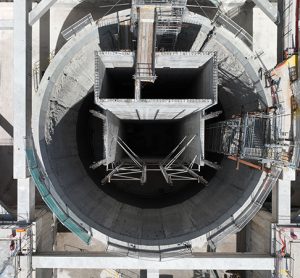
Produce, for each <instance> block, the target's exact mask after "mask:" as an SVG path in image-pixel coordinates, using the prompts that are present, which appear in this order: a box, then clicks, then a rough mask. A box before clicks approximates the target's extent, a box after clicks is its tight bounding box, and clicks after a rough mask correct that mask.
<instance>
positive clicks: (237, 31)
mask: <svg viewBox="0 0 300 278" xmlns="http://www.w3.org/2000/svg"><path fill="white" fill-rule="evenodd" d="M212 22H213V23H217V24H219V25H221V26H223V27H224V28H226V29H227V30H228V31H230V32H231V33H233V34H234V35H235V37H238V38H239V39H241V40H242V41H243V42H244V43H245V44H246V45H247V46H248V47H249V48H250V49H251V50H253V37H252V36H251V35H250V34H249V33H248V32H247V31H246V30H245V29H243V28H242V27H240V26H239V25H238V24H237V23H235V22H234V21H233V20H232V19H231V18H230V17H228V16H227V15H225V14H224V13H223V12H222V11H221V10H220V9H219V10H218V11H217V13H216V14H215V16H214V18H213V20H212Z"/></svg>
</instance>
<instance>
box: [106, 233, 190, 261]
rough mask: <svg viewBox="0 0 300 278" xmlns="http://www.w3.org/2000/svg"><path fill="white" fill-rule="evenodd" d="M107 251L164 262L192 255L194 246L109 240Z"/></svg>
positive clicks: (183, 243)
mask: <svg viewBox="0 0 300 278" xmlns="http://www.w3.org/2000/svg"><path fill="white" fill-rule="evenodd" d="M106 251H107V252H109V253H116V254H122V255H123V256H128V257H132V258H142V259H143V260H153V261H164V260H168V259H169V258H176V257H177V258H180V257H185V256H189V255H191V254H192V245H191V244H190V242H188V241H186V242H182V243H178V244H173V245H156V246H145V245H138V244H133V243H128V242H122V241H119V240H116V239H113V238H108V241H107V250H106Z"/></svg>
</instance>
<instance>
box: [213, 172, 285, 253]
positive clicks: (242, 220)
mask: <svg viewBox="0 0 300 278" xmlns="http://www.w3.org/2000/svg"><path fill="white" fill-rule="evenodd" d="M281 171H282V169H281V168H277V167H274V168H272V171H271V173H269V174H268V176H267V177H266V178H265V180H264V182H263V183H262V184H261V185H260V187H259V189H258V191H257V193H256V194H255V195H254V196H253V197H251V202H250V203H249V204H248V206H247V207H246V208H244V209H243V211H242V213H240V214H239V215H238V216H236V217H234V216H232V217H231V220H229V221H227V222H224V223H223V224H222V225H221V226H219V227H218V228H217V229H215V231H212V232H210V233H208V234H207V241H208V244H209V245H210V247H211V248H212V249H215V247H216V244H217V243H218V242H220V241H221V240H222V239H224V238H225V237H227V236H228V235H230V234H232V233H237V232H239V231H241V230H242V229H243V228H244V227H245V226H246V225H247V223H249V221H250V220H251V219H252V218H253V217H254V216H255V214H256V213H257V212H258V211H259V210H260V209H261V207H262V205H263V203H264V202H265V200H266V199H267V197H268V195H269V194H270V192H271V190H272V188H273V186H274V185H275V183H276V181H277V180H278V178H279V175H280V173H281Z"/></svg>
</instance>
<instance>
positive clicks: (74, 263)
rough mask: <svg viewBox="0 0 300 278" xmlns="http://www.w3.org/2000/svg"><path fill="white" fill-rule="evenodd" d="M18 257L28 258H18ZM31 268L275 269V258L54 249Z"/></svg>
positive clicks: (35, 259)
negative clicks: (146, 256)
mask: <svg viewBox="0 0 300 278" xmlns="http://www.w3.org/2000/svg"><path fill="white" fill-rule="evenodd" d="M20 259H21V260H27V258H26V257H21V258H20ZM32 267H33V269H36V268H77V269H90V268H96V269H106V268H108V269H152V270H159V269H173V270H193V269H215V270H221V269H235V270H270V271H271V270H274V258H273V257H271V256H269V255H262V254H251V253H250V254H249V253H234V254H231V253H198V254H197V253H196V254H194V255H192V256H190V257H183V258H180V260H178V257H176V258H175V257H174V258H173V259H172V258H171V257H170V258H168V260H165V261H158V260H157V261H154V260H141V259H137V258H131V257H126V256H124V257H123V256H113V255H111V254H108V253H94V254H93V253H70V252H53V253H47V254H36V255H33V256H32Z"/></svg>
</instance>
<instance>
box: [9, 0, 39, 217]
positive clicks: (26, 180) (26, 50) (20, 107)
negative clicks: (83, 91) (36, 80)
mask: <svg viewBox="0 0 300 278" xmlns="http://www.w3.org/2000/svg"><path fill="white" fill-rule="evenodd" d="M31 6H32V1H31V0H15V1H14V77H13V78H14V178H15V179H18V220H19V221H23V222H30V221H31V220H32V217H33V213H34V201H35V194H34V192H35V188H34V185H33V183H32V182H31V179H30V177H29V173H28V169H27V162H26V153H25V149H26V146H27V140H28V138H29V136H30V130H31V128H30V120H31V96H32V88H31V82H32V80H31V72H32V66H31V64H32V58H31V57H32V55H31V54H32V53H31V52H32V50H31V42H32V29H31V26H30V25H29V23H28V13H29V11H30V10H31Z"/></svg>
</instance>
